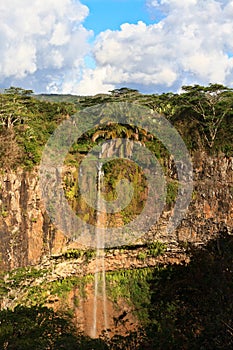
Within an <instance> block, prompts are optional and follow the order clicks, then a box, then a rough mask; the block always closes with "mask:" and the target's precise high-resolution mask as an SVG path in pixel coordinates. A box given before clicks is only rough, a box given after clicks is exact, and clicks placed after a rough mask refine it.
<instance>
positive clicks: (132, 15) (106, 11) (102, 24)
mask: <svg viewBox="0 0 233 350" xmlns="http://www.w3.org/2000/svg"><path fill="white" fill-rule="evenodd" d="M82 3H83V4H84V5H87V6H88V8H89V10H90V14H89V16H88V17H87V18H86V20H85V22H84V24H85V27H86V28H88V29H92V30H94V33H95V35H96V34H99V33H100V32H101V31H104V30H106V29H111V30H119V29H120V25H121V24H123V23H126V22H127V23H134V24H136V23H137V22H138V21H143V22H145V23H147V24H152V23H154V20H153V17H152V13H151V12H150V11H149V9H148V7H147V6H146V3H145V1H144V0H133V1H132V0H83V1H82Z"/></svg>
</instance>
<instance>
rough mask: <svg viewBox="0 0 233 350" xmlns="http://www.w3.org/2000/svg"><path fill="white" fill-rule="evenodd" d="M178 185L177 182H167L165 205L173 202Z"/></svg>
mask: <svg viewBox="0 0 233 350" xmlns="http://www.w3.org/2000/svg"><path fill="white" fill-rule="evenodd" d="M178 187H179V184H178V182H177V181H174V180H173V181H172V180H170V181H168V182H167V195H166V203H167V204H168V205H171V204H173V203H174V202H175V200H176V197H177V194H178Z"/></svg>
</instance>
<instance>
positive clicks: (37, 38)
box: [0, 0, 92, 92]
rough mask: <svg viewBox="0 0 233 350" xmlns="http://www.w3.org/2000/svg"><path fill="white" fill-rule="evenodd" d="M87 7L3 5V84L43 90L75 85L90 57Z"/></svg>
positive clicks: (54, 1)
mask: <svg viewBox="0 0 233 350" xmlns="http://www.w3.org/2000/svg"><path fill="white" fill-rule="evenodd" d="M88 12H89V10H88V8H87V7H86V6H84V5H83V4H81V3H80V2H79V1H74V0H34V1H31V0H23V1H21V0H11V1H7V0H2V1H1V2H0V42H1V46H0V57H1V58H0V83H1V86H4V85H5V86H6V85H7V84H8V85H9V84H10V85H19V86H24V85H25V86H26V87H32V88H36V90H39V91H46V90H50V91H51V90H53V91H54V92H55V91H63V90H64V89H65V88H66V86H67V83H68V81H69V80H72V83H73V85H75V84H77V82H78V79H80V77H81V72H82V69H83V67H84V57H85V55H86V53H87V52H89V49H90V47H89V44H88V40H89V37H90V36H91V35H92V33H91V32H90V31H87V30H86V29H85V28H84V26H83V25H82V22H83V21H84V19H85V18H86V17H87V15H88Z"/></svg>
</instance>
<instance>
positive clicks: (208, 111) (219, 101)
mask: <svg viewBox="0 0 233 350" xmlns="http://www.w3.org/2000/svg"><path fill="white" fill-rule="evenodd" d="M182 90H183V91H184V92H183V93H181V94H180V95H176V103H177V109H178V111H179V113H186V114H187V113H189V116H190V117H191V118H192V119H194V120H196V121H198V124H199V125H200V129H201V132H202V134H203V136H204V139H205V141H206V143H207V145H208V146H209V147H210V148H212V147H213V146H214V143H215V140H216V137H217V133H218V131H219V128H220V127H221V125H222V123H223V121H224V119H225V117H226V116H227V115H229V114H232V112H233V89H230V88H228V87H226V86H223V85H220V84H210V85H209V86H207V87H204V86H200V85H194V86H183V87H182Z"/></svg>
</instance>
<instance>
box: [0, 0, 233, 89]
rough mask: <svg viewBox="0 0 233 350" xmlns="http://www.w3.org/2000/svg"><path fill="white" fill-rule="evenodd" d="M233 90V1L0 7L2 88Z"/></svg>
mask: <svg viewBox="0 0 233 350" xmlns="http://www.w3.org/2000/svg"><path fill="white" fill-rule="evenodd" d="M209 83H222V84H225V85H227V86H230V87H233V0H185V1H184V0H34V1H31V0H10V1H9V0H1V1H0V88H6V87H9V86H12V85H13V86H20V87H23V88H28V89H29V88H30V89H32V90H33V91H35V92H37V93H40V92H46V93H73V94H79V95H93V94H97V93H100V92H108V91H109V90H112V89H114V88H119V87H122V86H127V87H130V88H136V89H138V90H139V91H141V92H144V93H156V92H158V93H161V92H166V91H179V89H180V87H181V86H182V85H188V84H203V85H207V84H209Z"/></svg>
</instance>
